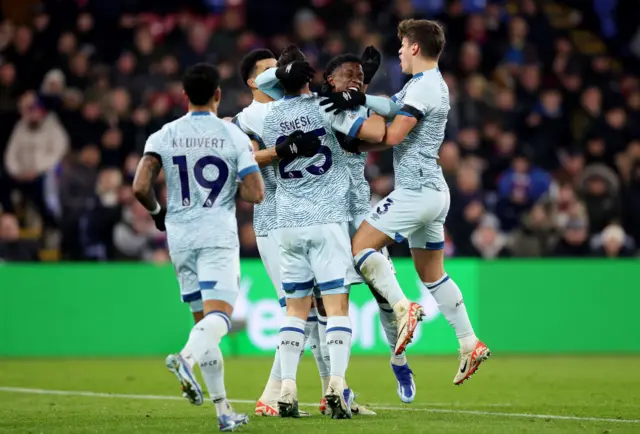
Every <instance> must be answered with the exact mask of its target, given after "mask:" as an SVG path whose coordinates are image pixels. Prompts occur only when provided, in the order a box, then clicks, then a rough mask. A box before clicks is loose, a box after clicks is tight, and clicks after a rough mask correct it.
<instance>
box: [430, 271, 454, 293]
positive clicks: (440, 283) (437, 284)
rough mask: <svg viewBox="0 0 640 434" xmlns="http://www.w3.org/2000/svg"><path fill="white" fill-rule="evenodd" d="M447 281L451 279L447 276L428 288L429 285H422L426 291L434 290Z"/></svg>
mask: <svg viewBox="0 0 640 434" xmlns="http://www.w3.org/2000/svg"><path fill="white" fill-rule="evenodd" d="M449 279H451V278H450V277H449V275H448V274H447V275H446V276H445V277H444V278H443V279H442V280H441V281H440V282H437V283H435V284H434V285H431V286H429V285H424V286H426V287H427V289H428V290H432V289H435V288H437V287H438V286H440V285H442V284H443V283H444V282H446V281H447V280H449Z"/></svg>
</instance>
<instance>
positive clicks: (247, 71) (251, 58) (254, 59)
mask: <svg viewBox="0 0 640 434" xmlns="http://www.w3.org/2000/svg"><path fill="white" fill-rule="evenodd" d="M275 58H276V56H275V54H273V52H272V51H271V50H268V49H266V48H258V49H256V50H253V51H251V52H250V53H249V54H247V55H246V56H244V57H243V58H242V60H241V61H240V77H242V82H243V83H244V84H245V85H246V86H249V85H248V84H247V81H248V80H249V79H250V78H251V76H253V74H255V73H256V64H257V63H258V62H260V61H261V60H265V59H275Z"/></svg>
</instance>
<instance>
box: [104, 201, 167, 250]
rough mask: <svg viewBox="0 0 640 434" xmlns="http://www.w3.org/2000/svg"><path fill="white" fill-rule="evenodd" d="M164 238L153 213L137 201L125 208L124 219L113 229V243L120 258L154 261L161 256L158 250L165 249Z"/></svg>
mask: <svg viewBox="0 0 640 434" xmlns="http://www.w3.org/2000/svg"><path fill="white" fill-rule="evenodd" d="M164 238H165V237H164V235H163V234H162V233H160V232H159V231H158V230H157V229H156V227H155V224H154V223H153V219H152V218H151V215H150V214H149V213H148V212H147V210H146V209H145V208H144V207H143V206H142V205H140V203H139V202H137V201H133V202H132V203H131V204H129V205H127V206H126V207H125V208H124V209H123V211H122V221H121V222H120V223H118V224H117V225H116V226H115V228H114V230H113V245H114V247H115V249H116V253H117V257H118V258H120V259H132V260H142V261H152V260H154V258H158V257H161V256H162V255H161V254H159V253H158V254H156V251H157V250H164V249H163V248H162V245H163V241H164Z"/></svg>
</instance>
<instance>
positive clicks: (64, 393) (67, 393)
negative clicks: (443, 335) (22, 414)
mask: <svg viewBox="0 0 640 434" xmlns="http://www.w3.org/2000/svg"><path fill="white" fill-rule="evenodd" d="M0 392H14V393H29V394H34V395H62V396H86V397H92V398H122V399H146V400H156V401H157V400H161V401H167V400H168V401H177V400H184V398H180V397H178V396H166V395H129V394H123V393H101V392H87V391H80V390H78V391H75V390H48V389H29V388H23V387H0ZM229 402H231V403H236V404H254V403H255V402H256V401H255V400H250V399H230V400H229ZM299 405H300V406H304V407H315V406H317V405H318V404H317V403H300V404H299ZM370 407H371V408H372V409H374V410H387V411H422V412H427V413H447V414H471V415H476V416H499V417H515V418H528V419H549V420H573V421H583V422H610V423H631V424H640V419H612V418H601V417H582V416H560V415H554V414H530V413H505V412H497V411H479V410H454V409H443V408H415V407H408V406H407V407H394V406H385V405H375V404H373V405H371V406H370Z"/></svg>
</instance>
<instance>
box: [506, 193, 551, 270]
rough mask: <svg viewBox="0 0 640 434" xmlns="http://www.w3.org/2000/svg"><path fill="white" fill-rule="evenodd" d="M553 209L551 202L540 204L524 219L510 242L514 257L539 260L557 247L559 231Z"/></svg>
mask: <svg viewBox="0 0 640 434" xmlns="http://www.w3.org/2000/svg"><path fill="white" fill-rule="evenodd" d="M553 208H554V205H553V204H552V203H551V202H550V201H545V202H544V203H542V202H539V203H537V204H535V205H534V206H533V208H531V211H529V212H528V213H526V214H525V215H524V216H523V217H522V223H521V224H520V227H519V228H518V229H516V230H515V231H514V233H513V235H512V237H511V239H510V242H509V247H510V249H511V251H512V253H513V256H518V257H538V258H539V257H542V256H546V255H547V252H549V251H550V250H551V248H552V247H553V246H555V245H556V243H557V241H558V230H557V226H556V223H555V222H556V218H555V216H554V215H553V214H554V210H553Z"/></svg>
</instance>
